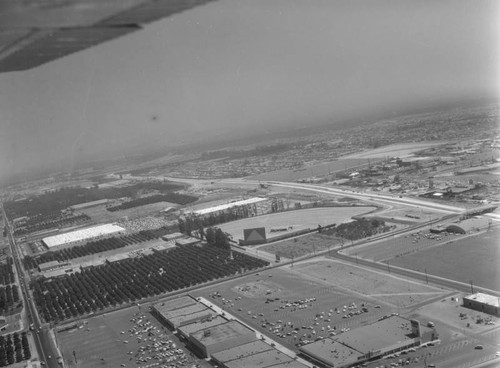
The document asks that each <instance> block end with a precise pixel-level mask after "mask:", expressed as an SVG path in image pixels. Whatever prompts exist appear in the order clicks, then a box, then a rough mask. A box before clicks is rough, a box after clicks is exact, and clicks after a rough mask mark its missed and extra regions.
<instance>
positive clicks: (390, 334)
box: [335, 316, 416, 353]
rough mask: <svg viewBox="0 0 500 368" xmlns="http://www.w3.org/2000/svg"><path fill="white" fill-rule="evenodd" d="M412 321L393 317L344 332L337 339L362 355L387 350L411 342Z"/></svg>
mask: <svg viewBox="0 0 500 368" xmlns="http://www.w3.org/2000/svg"><path fill="white" fill-rule="evenodd" d="M411 333H412V330H411V325H410V321H409V320H407V319H405V318H401V317H399V316H391V317H389V318H386V319H383V320H381V321H378V322H375V323H372V324H370V325H367V326H364V327H360V328H355V329H354V330H351V331H348V332H344V333H342V334H340V335H339V336H337V337H336V338H335V341H338V342H340V343H341V344H344V345H346V346H348V347H350V348H352V349H354V350H357V351H359V352H361V353H367V352H369V351H377V350H382V349H385V348H387V347H389V346H392V345H394V344H399V343H401V342H403V341H404V340H411V339H413V338H415V337H416V336H412V335H411Z"/></svg>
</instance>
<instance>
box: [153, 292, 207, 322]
mask: <svg viewBox="0 0 500 368" xmlns="http://www.w3.org/2000/svg"><path fill="white" fill-rule="evenodd" d="M153 312H154V314H155V315H156V317H157V318H158V320H159V321H160V322H161V323H163V324H165V325H166V326H168V327H169V328H171V329H173V330H175V329H177V328H179V327H181V326H185V325H188V324H191V323H194V322H197V321H202V320H206V319H210V318H212V317H215V315H216V313H215V312H214V311H213V310H212V309H209V308H207V307H205V306H204V305H203V304H201V303H199V302H198V301H196V300H195V299H193V298H191V297H188V296H186V297H181V298H178V299H174V300H172V301H166V302H163V303H157V304H155V305H154V306H153Z"/></svg>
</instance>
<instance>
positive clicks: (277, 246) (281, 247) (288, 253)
mask: <svg viewBox="0 0 500 368" xmlns="http://www.w3.org/2000/svg"><path fill="white" fill-rule="evenodd" d="M340 244H341V239H339V238H334V237H333V236H328V235H324V234H318V233H312V234H308V235H304V236H300V237H297V238H290V239H285V240H282V241H279V242H276V243H273V244H269V245H263V246H259V247H258V250H259V252H260V251H263V252H267V253H271V254H279V256H280V257H285V258H288V259H292V258H299V257H302V256H305V255H308V254H312V253H315V252H320V251H323V250H326V249H331V250H333V249H335V248H337V247H338V246H339V245H340Z"/></svg>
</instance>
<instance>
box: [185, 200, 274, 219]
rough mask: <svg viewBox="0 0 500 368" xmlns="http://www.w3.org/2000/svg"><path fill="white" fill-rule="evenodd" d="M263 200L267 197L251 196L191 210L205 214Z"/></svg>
mask: <svg viewBox="0 0 500 368" xmlns="http://www.w3.org/2000/svg"><path fill="white" fill-rule="evenodd" d="M264 201H267V198H262V197H253V198H248V199H244V200H241V201H236V202H231V203H225V204H220V205H218V206H214V207H208V208H203V209H201V210H196V211H193V213H194V214H195V215H206V214H208V213H212V212H217V211H224V210H227V209H228V208H231V207H237V206H245V205H248V204H254V203H259V202H264Z"/></svg>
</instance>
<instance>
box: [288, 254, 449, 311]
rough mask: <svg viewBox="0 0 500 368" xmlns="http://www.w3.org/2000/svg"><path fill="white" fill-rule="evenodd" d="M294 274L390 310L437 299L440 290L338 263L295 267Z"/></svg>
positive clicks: (307, 262) (327, 262) (315, 262)
mask: <svg viewBox="0 0 500 368" xmlns="http://www.w3.org/2000/svg"><path fill="white" fill-rule="evenodd" d="M293 269H294V271H295V272H300V273H301V274H303V275H305V276H309V277H313V278H315V279H318V280H322V281H323V282H326V283H327V284H329V285H333V286H336V287H338V288H340V289H344V290H346V291H347V290H349V291H351V292H354V293H359V294H360V295H366V296H367V297H371V298H374V299H376V300H379V301H380V302H384V303H387V304H391V305H392V306H394V307H398V308H399V307H408V306H411V305H414V304H418V303H422V302H424V301H426V300H428V299H432V298H436V297H439V296H440V295H442V294H443V292H444V291H443V290H442V289H439V288H436V287H432V286H429V285H423V284H421V283H418V282H414V281H410V280H407V279H404V278H401V277H396V276H393V275H390V274H388V273H382V272H379V271H372V270H367V269H364V268H362V267H357V266H355V265H349V264H346V263H342V262H339V261H334V260H330V259H323V260H321V261H318V260H311V261H306V262H302V263H300V264H296V265H295V266H294V267H293Z"/></svg>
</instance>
